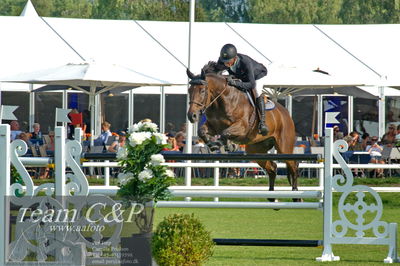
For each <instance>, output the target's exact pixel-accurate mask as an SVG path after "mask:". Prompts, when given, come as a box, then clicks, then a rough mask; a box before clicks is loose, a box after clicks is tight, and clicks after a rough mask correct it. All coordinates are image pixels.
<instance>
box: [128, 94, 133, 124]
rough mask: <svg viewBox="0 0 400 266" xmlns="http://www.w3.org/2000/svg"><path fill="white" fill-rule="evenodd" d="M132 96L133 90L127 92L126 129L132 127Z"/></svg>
mask: <svg viewBox="0 0 400 266" xmlns="http://www.w3.org/2000/svg"><path fill="white" fill-rule="evenodd" d="M133 104H134V94H133V89H130V90H129V98H128V110H129V114H128V128H129V127H130V126H132V125H133V121H134V113H133V112H134V106H133Z"/></svg>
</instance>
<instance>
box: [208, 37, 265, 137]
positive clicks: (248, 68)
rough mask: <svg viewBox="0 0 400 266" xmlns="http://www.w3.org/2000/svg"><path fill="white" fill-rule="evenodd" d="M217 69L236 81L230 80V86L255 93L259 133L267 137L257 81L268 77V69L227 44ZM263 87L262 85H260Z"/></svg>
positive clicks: (263, 108) (263, 110) (222, 50)
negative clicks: (226, 72)
mask: <svg viewBox="0 0 400 266" xmlns="http://www.w3.org/2000/svg"><path fill="white" fill-rule="evenodd" d="M216 69H218V70H219V71H223V70H227V71H228V73H229V74H230V75H232V76H233V77H234V78H235V79H229V80H228V84H229V85H231V86H234V87H236V88H237V89H239V90H241V91H243V92H247V91H248V92H250V91H253V95H254V97H255V98H256V105H257V108H258V110H259V111H260V116H261V117H260V124H259V132H260V133H261V134H262V135H264V136H265V135H267V133H268V128H267V126H266V125H265V102H264V97H263V96H262V95H261V93H262V92H258V91H257V88H256V85H257V84H256V80H258V79H260V78H262V77H264V76H266V75H267V68H266V67H265V66H264V65H263V64H261V63H258V62H256V61H255V60H253V59H252V58H250V57H249V56H247V55H244V54H239V53H237V50H236V47H235V46H234V45H233V44H230V43H228V44H225V45H224V46H223V47H222V49H221V52H220V57H219V59H218V62H217V66H216ZM259 85H262V84H259Z"/></svg>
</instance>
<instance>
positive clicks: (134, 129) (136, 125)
mask: <svg viewBox="0 0 400 266" xmlns="http://www.w3.org/2000/svg"><path fill="white" fill-rule="evenodd" d="M141 127H142V122H139V123H137V124H134V125H133V126H131V127H129V129H128V133H129V134H132V133H133V132H138V131H139V130H140V128H141Z"/></svg>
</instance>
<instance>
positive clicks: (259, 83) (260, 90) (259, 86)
mask: <svg viewBox="0 0 400 266" xmlns="http://www.w3.org/2000/svg"><path fill="white" fill-rule="evenodd" d="M266 78H267V76H265V77H262V78H260V79H259V80H256V91H257V95H256V97H259V96H260V95H261V94H262V93H263V88H264V85H265V81H266V80H265V79H266Z"/></svg>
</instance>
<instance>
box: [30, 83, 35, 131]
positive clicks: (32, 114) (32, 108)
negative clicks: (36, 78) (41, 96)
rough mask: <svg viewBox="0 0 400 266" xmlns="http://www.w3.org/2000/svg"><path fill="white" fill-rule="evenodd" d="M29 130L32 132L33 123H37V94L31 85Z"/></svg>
mask: <svg viewBox="0 0 400 266" xmlns="http://www.w3.org/2000/svg"><path fill="white" fill-rule="evenodd" d="M29 90H30V93H29V128H28V132H31V129H32V127H33V123H35V93H34V92H33V84H32V83H30V84H29Z"/></svg>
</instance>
